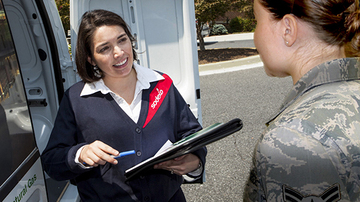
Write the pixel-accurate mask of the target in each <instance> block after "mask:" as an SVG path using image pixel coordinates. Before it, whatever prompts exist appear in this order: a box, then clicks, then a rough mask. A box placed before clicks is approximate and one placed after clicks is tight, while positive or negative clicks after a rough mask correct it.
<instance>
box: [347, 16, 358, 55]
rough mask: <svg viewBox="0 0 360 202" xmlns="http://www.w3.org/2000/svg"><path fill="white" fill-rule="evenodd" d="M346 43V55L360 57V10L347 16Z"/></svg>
mask: <svg viewBox="0 0 360 202" xmlns="http://www.w3.org/2000/svg"><path fill="white" fill-rule="evenodd" d="M345 27H346V28H347V31H346V42H347V43H348V44H347V45H346V46H345V51H346V55H347V56H349V57H351V56H360V10H359V9H357V10H355V11H354V12H351V13H349V14H348V16H346V19H345Z"/></svg>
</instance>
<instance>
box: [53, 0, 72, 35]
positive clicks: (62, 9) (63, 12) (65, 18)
mask: <svg viewBox="0 0 360 202" xmlns="http://www.w3.org/2000/svg"><path fill="white" fill-rule="evenodd" d="M56 6H57V8H58V11H59V15H60V19H61V22H62V24H63V27H64V32H65V35H67V30H69V29H70V3H69V0H56Z"/></svg>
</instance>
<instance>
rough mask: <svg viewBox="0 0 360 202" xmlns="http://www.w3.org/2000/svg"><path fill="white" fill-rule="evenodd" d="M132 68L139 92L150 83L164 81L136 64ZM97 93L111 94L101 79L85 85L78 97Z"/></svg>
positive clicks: (157, 74) (161, 77) (155, 73)
mask: <svg viewBox="0 0 360 202" xmlns="http://www.w3.org/2000/svg"><path fill="white" fill-rule="evenodd" d="M133 68H134V69H135V71H136V75H137V81H136V86H137V88H140V90H142V89H148V88H150V83H151V82H156V81H160V80H163V79H164V77H163V76H162V75H160V74H159V73H157V72H155V71H153V70H151V69H149V68H146V67H143V66H140V65H138V64H136V63H134V65H133ZM99 91H100V92H101V93H102V94H104V95H105V94H107V93H110V92H111V90H110V89H109V88H108V87H107V86H106V85H105V83H104V81H103V80H102V79H100V80H99V81H95V82H92V83H85V85H84V87H83V89H82V91H81V93H80V96H86V95H91V94H94V93H96V92H99Z"/></svg>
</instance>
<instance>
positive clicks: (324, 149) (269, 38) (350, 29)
mask: <svg viewBox="0 0 360 202" xmlns="http://www.w3.org/2000/svg"><path fill="white" fill-rule="evenodd" d="M254 12H255V18H256V20H257V27H256V30H255V33H254V42H255V45H256V48H257V50H258V51H259V54H260V56H261V59H262V61H263V63H264V69H265V72H266V73H267V74H268V75H269V76H276V77H285V76H291V77H292V80H293V87H292V89H291V91H290V93H289V94H288V96H287V97H286V98H285V100H284V103H283V104H282V105H281V108H280V110H279V112H278V113H277V114H276V115H275V116H274V117H273V118H271V119H270V121H269V122H267V128H266V130H265V132H264V133H263V134H262V136H261V138H260V140H259V142H258V144H257V145H256V147H255V151H254V152H255V153H254V158H253V165H252V169H251V172H250V177H249V180H248V182H247V184H246V186H245V192H244V201H339V200H342V201H360V63H359V59H358V58H357V57H358V56H359V54H360V52H359V49H360V29H359V28H360V10H359V1H358V0H255V1H254Z"/></svg>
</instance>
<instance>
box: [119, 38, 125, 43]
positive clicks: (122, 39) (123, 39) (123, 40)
mask: <svg viewBox="0 0 360 202" xmlns="http://www.w3.org/2000/svg"><path fill="white" fill-rule="evenodd" d="M126 40H127V38H126V37H124V38H121V39H120V40H119V43H122V42H125V41H126Z"/></svg>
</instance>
